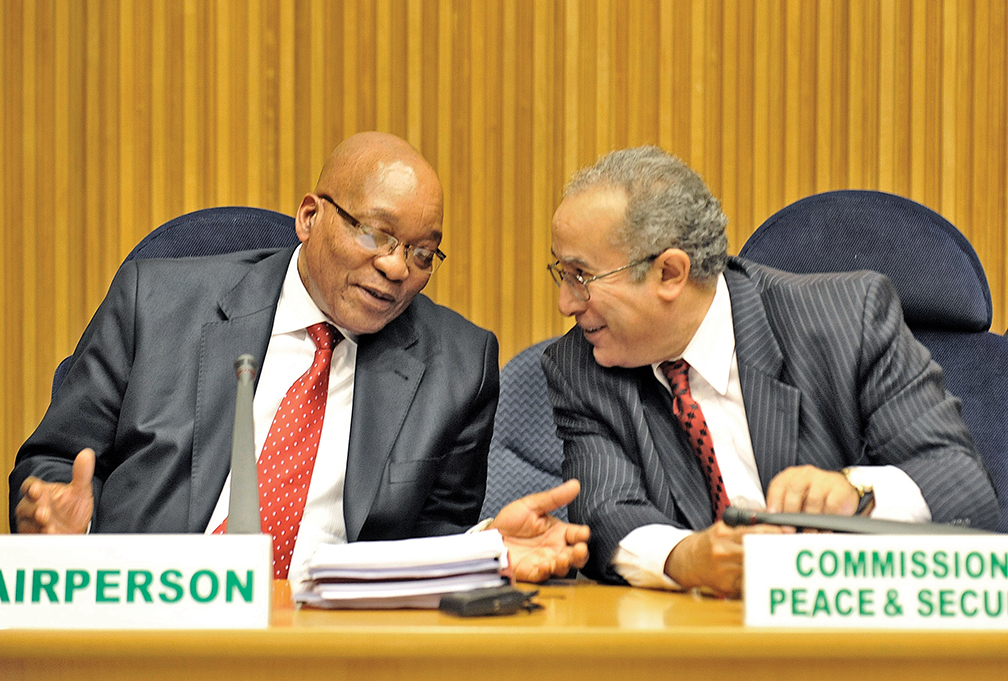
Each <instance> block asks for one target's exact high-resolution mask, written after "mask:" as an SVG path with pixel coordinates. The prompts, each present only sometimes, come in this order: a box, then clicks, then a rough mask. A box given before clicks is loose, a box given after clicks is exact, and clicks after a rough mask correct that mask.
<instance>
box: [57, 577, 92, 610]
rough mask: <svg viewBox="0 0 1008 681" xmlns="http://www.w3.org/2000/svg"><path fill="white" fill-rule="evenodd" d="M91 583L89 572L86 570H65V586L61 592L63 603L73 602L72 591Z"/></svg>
mask: <svg viewBox="0 0 1008 681" xmlns="http://www.w3.org/2000/svg"><path fill="white" fill-rule="evenodd" d="M90 583H91V573H90V572H88V571H87V570H67V573H66V588H65V590H64V593H63V600H64V602H65V603H73V599H74V592H75V591H80V590H81V589H83V588H85V587H86V586H87V585H88V584H90Z"/></svg>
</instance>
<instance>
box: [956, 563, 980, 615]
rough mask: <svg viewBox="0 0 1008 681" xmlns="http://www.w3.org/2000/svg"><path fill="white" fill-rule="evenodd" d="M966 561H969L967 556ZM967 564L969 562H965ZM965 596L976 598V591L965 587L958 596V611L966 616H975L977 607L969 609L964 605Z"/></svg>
mask: <svg viewBox="0 0 1008 681" xmlns="http://www.w3.org/2000/svg"><path fill="white" fill-rule="evenodd" d="M967 561H969V559H968V558H967ZM968 564H969V563H968V562H967V565H968ZM967 596H972V597H973V598H976V597H977V594H976V591H973V590H972V589H966V590H965V591H963V592H962V595H961V596H959V611H960V612H962V614H964V615H966V616H967V617H976V614H977V609H976V608H972V609H970V608H967V607H966V597H967Z"/></svg>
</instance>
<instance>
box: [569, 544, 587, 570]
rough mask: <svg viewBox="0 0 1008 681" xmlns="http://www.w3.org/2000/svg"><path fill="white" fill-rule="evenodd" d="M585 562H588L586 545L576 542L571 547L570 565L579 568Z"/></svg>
mask: <svg viewBox="0 0 1008 681" xmlns="http://www.w3.org/2000/svg"><path fill="white" fill-rule="evenodd" d="M587 564H588V545H587V544H577V545H575V546H574V547H572V548H571V556H570V567H575V568H578V569H581V568H583V567H584V566H585V565H587ZM568 571H569V568H568Z"/></svg>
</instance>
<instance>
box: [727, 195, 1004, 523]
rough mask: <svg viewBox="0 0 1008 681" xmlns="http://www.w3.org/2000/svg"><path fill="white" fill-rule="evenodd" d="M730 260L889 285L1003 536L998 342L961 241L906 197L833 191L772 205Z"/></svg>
mask: <svg viewBox="0 0 1008 681" xmlns="http://www.w3.org/2000/svg"><path fill="white" fill-rule="evenodd" d="M739 255H740V256H741V257H743V258H747V259H749V260H752V261H754V262H758V263H761V264H764V265H769V266H771V267H776V268H778V269H782V270H786V271H789V272H799V273H811V272H849V271H853V270H875V271H877V272H881V273H882V274H884V275H886V276H887V277H889V279H891V280H892V282H893V285H894V286H895V287H896V291H897V293H898V294H899V297H900V303H901V304H902V306H903V313H904V317H905V318H906V322H907V325H908V326H909V327H910V329H911V330H912V331H913V333H914V336H915V337H916V338H917V340H919V341H920V342H921V343H923V344H924V346H926V347H927V348H928V350H930V352H931V355H932V357H933V358H934V360H935V361H936V362H938V364H939V365H941V367H942V368H943V369H944V371H945V383H946V388H947V390H948V391H949V392H950V393H952V394H953V395H955V396H956V397H958V398H959V399H960V400H962V403H963V409H962V415H963V420H964V421H965V422H966V425H967V426H968V427H969V429H970V431H971V433H972V434H973V439H974V441H975V442H976V446H977V449H978V451H979V452H980V454H981V455H982V456H983V458H984V461H985V463H986V464H987V468H988V470H989V471H990V473H991V478H992V479H993V481H994V486H995V488H996V489H997V492H998V496H999V502H1000V505H1001V522H1000V525H999V527H998V529H999V530H1000V531H1002V532H1008V338H1006V337H1005V336H1001V335H998V334H994V333H990V332H989V331H988V329H989V328H990V325H991V319H992V316H993V314H992V310H993V308H992V305H991V294H990V287H989V286H988V284H987V277H986V275H985V274H984V271H983V267H982V266H981V264H980V259H979V258H978V257H977V254H976V252H975V251H974V250H973V247H972V246H971V245H970V243H969V241H968V240H967V239H966V237H964V236H963V235H962V233H961V232H959V230H958V229H956V228H955V227H954V226H953V225H952V224H951V223H950V222H949V221H948V220H946V219H945V218H943V217H942V216H940V215H938V214H937V213H935V212H934V211H933V210H931V209H930V208H927V207H926V206H922V205H921V204H919V203H916V202H914V201H911V200H910V199H907V198H904V197H902V196H895V195H893V194H886V193H884V192H877V191H867V190H843V191H832V192H826V193H823V194H817V195H814V196H810V197H807V198H804V199H801V200H800V201H796V202H795V203H793V204H791V205H789V206H786V207H784V208H782V209H781V210H780V211H778V212H777V213H775V214H774V215H772V216H771V217H770V218H768V219H767V221H766V222H764V223H763V224H762V225H760V227H759V229H757V230H756V231H755V232H754V233H753V234H752V236H751V237H749V239H748V241H746V243H745V245H744V246H743V247H742V249H741V250H740V251H739Z"/></svg>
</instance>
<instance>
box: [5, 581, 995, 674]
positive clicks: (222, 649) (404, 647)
mask: <svg viewBox="0 0 1008 681" xmlns="http://www.w3.org/2000/svg"><path fill="white" fill-rule="evenodd" d="M276 586H277V588H276V590H275V593H274V603H275V605H274V609H273V624H272V626H271V627H270V628H269V629H267V630H261V631H174V632H172V631H169V632H164V631H124V632H119V631H117V632H108V631H105V632H80V631H57V630H53V631H44V632H39V631H3V632H0V678H2V679H5V680H6V679H35V678H45V679H60V678H66V679H71V678H72V679H75V680H80V679H103V681H109V680H110V679H125V678H144V679H161V678H180V677H182V678H185V679H187V681H198V680H199V679H204V678H206V679H226V678H241V679H260V678H262V679H272V678H292V679H295V678H296V679H302V678H304V679H308V678H327V679H332V678H375V679H407V678H408V679H428V678H429V679H439V680H440V681H445V680H447V679H455V678H460V679H476V678H479V679H488V678H490V679H494V678H508V679H509V681H513V680H514V679H515V675H516V674H518V673H524V672H530V671H531V670H535V673H534V677H535V678H541V679H550V680H551V681H552V680H553V679H556V680H557V681H560V680H561V679H575V680H577V681H581V680H582V679H596V678H606V679H607V680H608V681H612V679H621V678H635V679H646V678H667V677H668V676H670V675H672V674H674V675H676V676H679V677H680V678H689V679H693V678H713V676H712V674H713V673H719V674H720V676H718V678H722V679H723V678H728V677H725V676H724V675H723V670H724V669H730V670H731V674H730V678H747V679H762V678H768V679H769V678H773V679H781V678H789V677H791V676H798V675H801V676H802V677H808V678H816V679H832V678H837V679H840V678H843V679H845V680H849V679H850V678H851V676H852V675H857V676H861V677H865V676H867V678H876V677H878V678H882V677H885V678H887V679H897V678H913V679H928V678H943V679H947V678H969V679H974V678H984V677H990V678H997V677H1004V676H1005V675H1006V674H1008V633H982V632H890V631H856V632H838V631H821V630H796V629H790V630H759V629H747V628H745V627H743V626H742V605H741V603H740V602H738V601H723V600H717V599H711V598H705V597H701V596H697V595H693V594H682V593H663V592H655V591H647V590H641V589H631V588H628V587H612V586H601V585H596V584H592V583H588V582H576V583H575V582H572V583H566V584H557V585H547V586H544V587H542V589H541V592H540V595H539V597H538V598H537V600H538V602H539V603H541V604H542V605H543V606H544V607H543V609H541V610H538V611H536V612H532V613H524V612H522V613H518V614H517V615H513V616H508V617H481V618H470V619H463V618H457V617H453V616H450V615H444V614H441V613H440V612H437V611H411V610H390V611H321V610H299V609H295V608H294V607H293V606H292V605H291V603H290V591H289V588H288V587H287V584H286V583H285V582H278V583H277V585H276ZM719 669H720V670H722V671H721V672H717V670H719ZM683 675H685V676H683Z"/></svg>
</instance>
